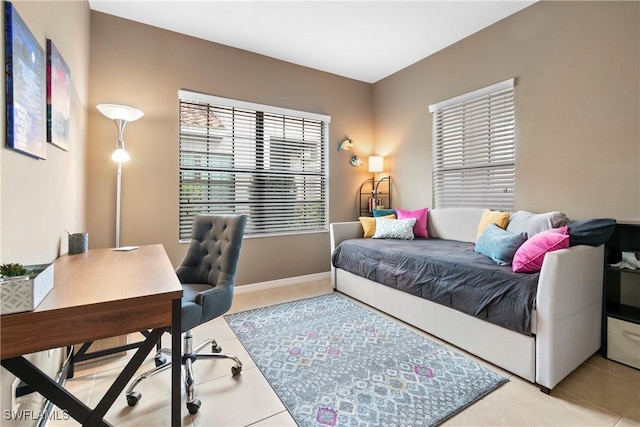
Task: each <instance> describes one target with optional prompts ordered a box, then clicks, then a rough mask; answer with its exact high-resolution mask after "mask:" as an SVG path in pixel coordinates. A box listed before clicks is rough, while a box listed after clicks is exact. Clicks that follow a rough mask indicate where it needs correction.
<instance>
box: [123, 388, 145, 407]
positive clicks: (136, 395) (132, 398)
mask: <svg viewBox="0 0 640 427" xmlns="http://www.w3.org/2000/svg"><path fill="white" fill-rule="evenodd" d="M140 399H142V395H141V394H140V392H138V391H132V392H131V393H129V394H127V405H129V406H136V403H138V401H139V400H140Z"/></svg>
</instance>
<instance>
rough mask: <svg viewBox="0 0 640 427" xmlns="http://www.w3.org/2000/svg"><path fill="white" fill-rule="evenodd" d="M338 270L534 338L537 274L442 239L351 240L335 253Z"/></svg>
mask: <svg viewBox="0 0 640 427" xmlns="http://www.w3.org/2000/svg"><path fill="white" fill-rule="evenodd" d="M332 262H333V265H334V267H337V268H341V269H343V270H346V271H348V272H350V273H353V274H356V275H358V276H361V277H365V278H367V279H369V280H373V281H375V282H378V283H382V284H384V285H386V286H390V287H392V288H396V289H399V290H401V291H404V292H408V293H410V294H412V295H416V296H419V297H422V298H426V299H428V300H431V301H434V302H436V303H439V304H443V305H446V306H448V307H451V308H453V309H456V310H459V311H461V312H463V313H466V314H469V315H472V316H475V317H478V318H480V319H483V320H486V321H488V322H491V323H493V324H496V325H499V326H503V327H505V328H509V329H511V330H514V331H517V332H520V333H523V334H527V335H530V331H531V311H532V309H533V305H534V301H535V295H536V289H537V285H538V276H539V273H535V274H523V273H513V272H512V271H511V266H500V265H496V264H495V263H494V262H493V261H492V260H491V259H490V258H488V257H486V256H484V255H482V254H479V253H476V252H475V251H474V244H473V243H466V242H459V241H454V240H444V239H416V240H411V241H407V240H383V239H352V240H346V241H344V242H342V243H341V244H340V245H338V247H337V248H336V249H335V251H334V252H333V256H332Z"/></svg>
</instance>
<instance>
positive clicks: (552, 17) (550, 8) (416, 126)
mask: <svg viewBox="0 0 640 427" xmlns="http://www.w3.org/2000/svg"><path fill="white" fill-rule="evenodd" d="M639 9H640V3H638V2H545V1H543V2H539V3H536V4H534V5H533V6H530V7H529V8H526V9H524V10H523V11H521V12H519V13H517V14H515V15H513V16H511V17H509V18H507V19H505V20H503V21H501V22H498V23H496V24H495V25H493V26H491V27H489V28H487V29H485V30H483V31H480V32H478V33H476V34H475V35H473V36H471V37H469V38H467V39H465V40H462V41H460V42H459V43H457V44H455V45H453V46H451V47H449V48H447V49H445V50H443V51H440V52H439V53H437V54H435V55H432V56H431V57H428V58H426V59H424V60H422V61H420V62H418V63H416V64H414V65H413V66H411V67H408V68H406V69H404V70H402V71H400V72H398V73H396V74H394V75H392V76H390V77H388V78H386V79H384V80H382V81H380V82H378V83H376V84H375V85H374V91H373V97H374V124H375V126H374V132H375V139H376V142H375V148H376V150H377V151H378V152H380V153H381V154H385V155H389V156H391V160H392V163H393V165H394V166H392V171H391V172H392V175H393V178H394V182H395V187H396V190H397V192H396V194H394V202H396V203H395V204H396V206H406V207H408V208H417V207H421V206H431V204H432V201H431V200H432V191H431V173H432V167H431V165H432V154H431V115H430V113H429V111H428V106H429V104H432V103H435V102H438V101H442V100H444V99H448V98H451V97H454V96H456V95H460V94H462V93H465V92H469V91H472V90H474V89H478V88H481V87H484V86H488V85H490V84H493V83H496V82H499V81H502V80H505V79H507V78H510V77H515V78H516V89H515V97H516V156H517V160H516V208H517V209H527V210H532V211H538V212H543V211H548V210H561V211H564V212H565V213H566V214H567V215H569V216H570V217H572V218H587V217H597V216H606V217H615V218H618V219H626V220H629V219H635V220H638V219H640V198H639V194H638V187H639V184H640V168H639V167H638V165H639V164H640V163H639V161H640V133H639V114H640V108H639V103H640V84H639V82H640V79H639V68H640V65H639V55H640V46H639V43H640V34H639V26H640V10H639ZM396 195H397V197H396Z"/></svg>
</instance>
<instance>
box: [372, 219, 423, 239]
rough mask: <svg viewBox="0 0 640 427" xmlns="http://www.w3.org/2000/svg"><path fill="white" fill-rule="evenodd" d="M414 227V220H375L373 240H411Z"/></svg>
mask: <svg viewBox="0 0 640 427" xmlns="http://www.w3.org/2000/svg"><path fill="white" fill-rule="evenodd" d="M414 225H416V219H415V218H407V219H388V218H383V217H377V218H376V232H375V234H374V235H373V238H374V239H402V240H413V237H414V236H413V226H414Z"/></svg>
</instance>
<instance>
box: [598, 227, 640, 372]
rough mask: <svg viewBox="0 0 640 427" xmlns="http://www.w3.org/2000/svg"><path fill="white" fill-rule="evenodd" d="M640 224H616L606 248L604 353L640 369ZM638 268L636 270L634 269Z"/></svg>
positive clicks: (603, 324)
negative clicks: (639, 258) (638, 258)
mask: <svg viewBox="0 0 640 427" xmlns="http://www.w3.org/2000/svg"><path fill="white" fill-rule="evenodd" d="M637 257H640V222H623V223H618V224H616V228H615V231H614V232H613V235H612V236H611V239H609V241H608V242H607V244H606V246H605V266H604V294H603V298H604V304H603V305H604V309H603V316H602V353H603V355H604V356H605V357H608V358H610V359H612V360H616V361H619V362H621V363H625V364H627V365H630V366H634V367H636V368H640V261H639V260H637ZM634 268H635V269H634Z"/></svg>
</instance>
